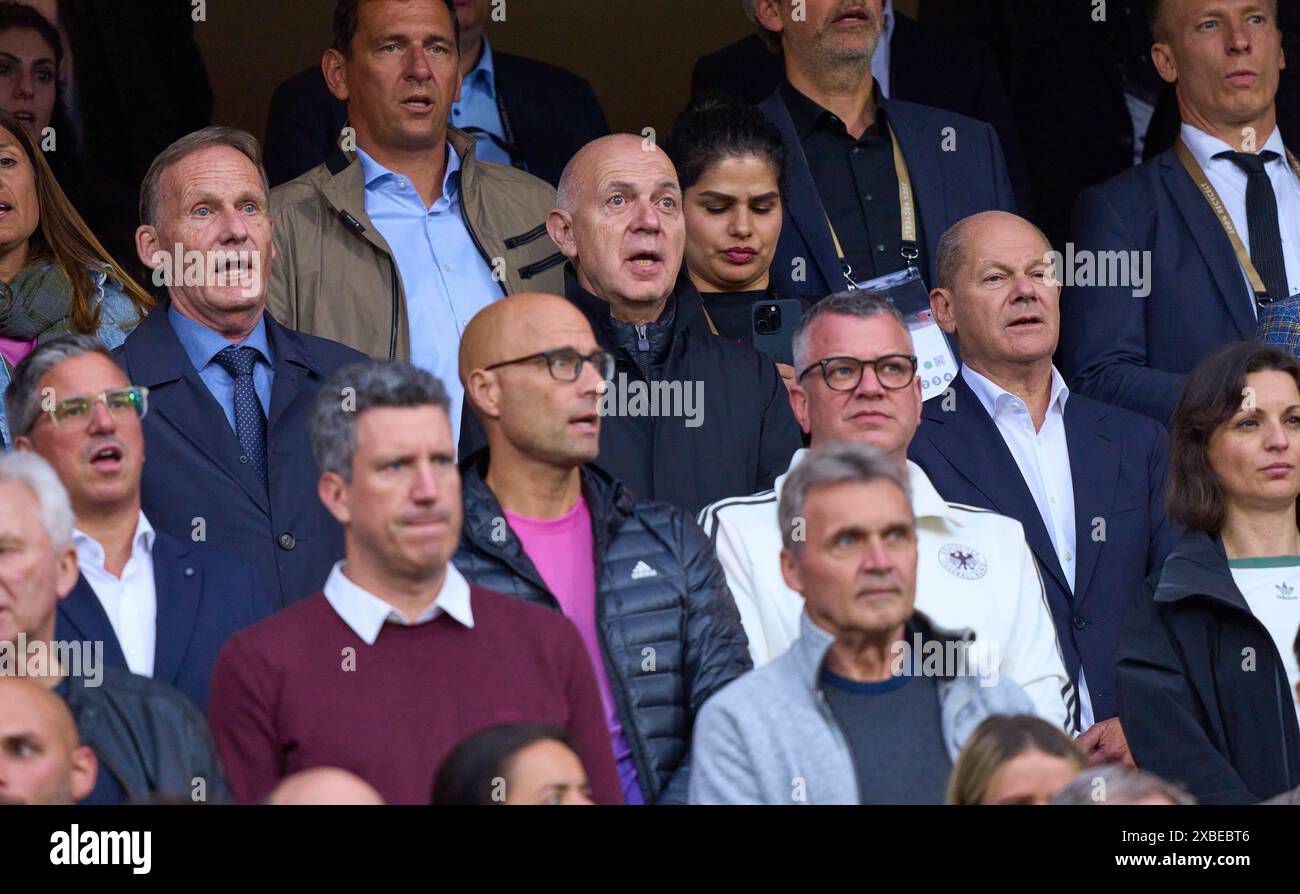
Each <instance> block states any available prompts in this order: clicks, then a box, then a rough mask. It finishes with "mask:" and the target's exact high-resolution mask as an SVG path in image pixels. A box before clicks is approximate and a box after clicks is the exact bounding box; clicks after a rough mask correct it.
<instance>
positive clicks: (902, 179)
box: [799, 122, 921, 290]
mask: <svg viewBox="0 0 1300 894" xmlns="http://www.w3.org/2000/svg"><path fill="white" fill-rule="evenodd" d="M885 129H886V130H888V131H889V142H890V143H891V144H892V145H893V147H894V173H895V174H896V175H897V176H898V217H899V231H900V233H901V235H902V237H903V239H902V242H903V245H902V248H901V249H900V250H899V254H901V255H902V256H903V260H904V261H907V266H908V267H909V268H911V267H914V266H915V262H916V259H917V258H919V257H920V256H921V251H920V249H919V248H918V247H917V242H916V204H915V202H914V201H913V198H912V177H911V175H910V174H909V173H908V172H907V159H905V158H903V150H902V147H900V146H899V145H898V137H896V136H895V135H894V128H893V127H891V126H890V125H889V122H885ZM799 151H800V153H803V144H802V143H800V144H799ZM807 163H808V158H807V155H806V154H805V155H804V164H805V165H806V164H807ZM822 214H823V215H825V216H826V226H827V227H829V228H830V231H831V239H832V241H834V243H835V256H836V257H837V258H839V261H840V272H841V273H843V274H844V281H845V282H846V283H848V287H849V289H851V290H852V289H857V287H858V284H857V282H856V281H855V280H854V279H853V268H852V267H851V266H850V265H849V263H848V261H846V260H845V259H844V247H843V246H842V245H840V237H839V236H837V235H836V234H835V225H834V224H833V223H831V218H830V215H829V214H826V211H825V209H823V210H822Z"/></svg>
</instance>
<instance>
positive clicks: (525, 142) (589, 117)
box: [266, 47, 609, 186]
mask: <svg viewBox="0 0 1300 894" xmlns="http://www.w3.org/2000/svg"><path fill="white" fill-rule="evenodd" d="M492 65H493V67H494V69H495V71H496V86H497V109H498V111H499V112H500V113H501V124H502V126H503V127H504V129H505V132H506V137H507V141H508V142H509V143H511V144H512V145H513V146H515V147H516V148H517V149H518V153H517V155H518V158H517V161H516V165H515V166H516V167H520V166H521V163H522V167H523V169H524V170H526V171H527V172H528V173H530V174H532V175H533V176H534V177H540V178H541V179H543V180H545V181H546V182H548V183H550V184H551V185H552V186H557V185H558V184H559V182H560V174H561V173H562V172H563V171H564V166H565V165H566V164H568V163H569V159H570V158H572V157H573V156H574V154H575V153H576V152H577V151H578V150H579V149H581V148H582V147H583V146H585V145H587V143H589V142H591V141H592V140H594V139H596V138H597V137H603V136H605V135H606V134H607V133H609V124H608V123H607V122H606V120H605V113H604V111H603V110H602V109H601V107H600V102H599V101H598V100H597V99H596V93H595V91H594V90H592V88H591V84H590V83H588V82H587V81H586V80H585V79H583V78H580V77H578V76H577V75H575V74H573V73H571V72H568V71H565V70H564V69H563V68H559V67H557V66H554V65H548V64H546V63H545V62H538V61H536V60H534V59H525V58H524V57H522V56H514V55H511V54H510V53H503V52H501V51H500V50H498V49H496V48H495V47H493V48H492ZM347 119H348V110H347V105H346V103H343V102H341V101H340V100H337V99H335V98H334V96H333V95H332V94H331V93H330V92H329V87H327V86H326V85H325V75H324V73H323V72H322V71H321V67H320V66H319V65H315V66H313V67H311V68H308V69H306V70H305V71H301V72H299V73H298V74H296V75H294V76H293V77H291V78H289V79H288V80H287V81H285V82H284V83H282V84H281V85H280V86H279V87H277V88H276V89H275V94H274V95H273V96H272V97H271V110H270V113H269V114H268V115H267V120H266V172H267V175H268V176H269V177H270V179H271V185H272V186H279V185H280V184H281V183H288V182H289V181H290V180H292V179H294V178H295V177H298V176H299V175H301V174H305V173H307V172H308V171H310V170H311V169H312V168H314V167H317V166H319V165H321V164H324V162H325V159H326V158H328V157H329V155H330V153H331V152H332V151H333V149H334V144H335V142H336V141H337V140H338V138H339V131H340V130H342V129H343V125H345V124H346V123H347Z"/></svg>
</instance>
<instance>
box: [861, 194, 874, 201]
mask: <svg viewBox="0 0 1300 894" xmlns="http://www.w3.org/2000/svg"><path fill="white" fill-rule="evenodd" d="M862 198H864V199H866V200H867V201H868V202H870V201H871V200H872V198H873V196H872V195H871V193H867V194H866V195H865V196H863V197H862Z"/></svg>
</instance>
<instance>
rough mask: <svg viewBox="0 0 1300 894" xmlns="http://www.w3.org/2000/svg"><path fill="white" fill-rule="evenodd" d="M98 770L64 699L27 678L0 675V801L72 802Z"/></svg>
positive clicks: (90, 786) (91, 785)
mask: <svg viewBox="0 0 1300 894" xmlns="http://www.w3.org/2000/svg"><path fill="white" fill-rule="evenodd" d="M97 770H98V765H97V764H96V762H95V752H94V751H92V750H91V749H90V748H88V747H86V746H85V745H82V744H81V742H80V740H79V739H78V738H77V724H76V722H75V721H74V720H73V719H72V712H71V711H69V710H68V706H67V705H65V704H64V703H63V699H61V698H59V697H58V696H57V695H55V694H54V693H53V692H52V691H50V690H49V689H47V688H46V687H44V686H41V685H40V684H39V683H37V682H35V681H34V680H30V679H27V678H26V677H0V805H5V804H75V803H76V802H78V801H80V800H81V799H82V798H84V797H86V796H87V795H89V794H90V792H91V790H92V789H94V787H95V774H96V772H97Z"/></svg>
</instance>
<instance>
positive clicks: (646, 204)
mask: <svg viewBox="0 0 1300 894" xmlns="http://www.w3.org/2000/svg"><path fill="white" fill-rule="evenodd" d="M556 203H557V207H556V208H555V209H554V210H553V211H552V212H551V213H550V215H549V216H548V217H547V220H546V227H547V231H548V232H549V233H550V234H551V239H552V240H554V242H555V244H556V245H557V246H558V247H559V249H560V251H561V252H562V253H563V254H564V255H565V256H566V257H567V258H569V260H570V261H571V262H572V264H573V269H574V272H575V273H576V274H577V277H578V283H579V284H580V285H581V286H582V287H583V288H584V289H586V290H587V291H588V292H590V293H592V294H593V295H595V296H596V297H597V298H600V299H602V300H604V301H607V302H609V305H610V312H611V313H612V314H613V315H614V316H615V317H616V318H618V319H620V320H625V321H627V322H632V323H647V322H652V321H654V320H656V319H658V318H659V315H660V314H662V313H663V309H664V306H665V305H666V303H667V299H668V296H669V295H670V294H671V293H672V290H673V286H674V285H675V284H676V282H677V274H678V272H679V271H680V270H681V266H682V253H683V251H684V250H685V247H686V226H685V220H684V218H683V216H682V208H681V205H682V190H681V186H680V184H679V183H678V180H677V169H676V168H674V167H673V163H672V161H671V160H670V159H669V158H668V156H667V155H666V154H664V152H663V150H662V149H660V148H659V147H658V146H657V145H655V144H654V143H653V142H652V141H649V140H646V139H643V138H641V137H638V136H633V135H631V134H613V135H611V136H607V137H601V138H600V139H598V140H593V141H592V142H590V143H588V144H587V145H586V146H583V147H582V149H580V150H578V153H577V155H575V156H574V157H573V159H572V160H571V161H570V162H569V164H568V166H566V167H565V169H564V173H563V175H562V176H561V177H560V186H559V189H558V191H557V194H556Z"/></svg>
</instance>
